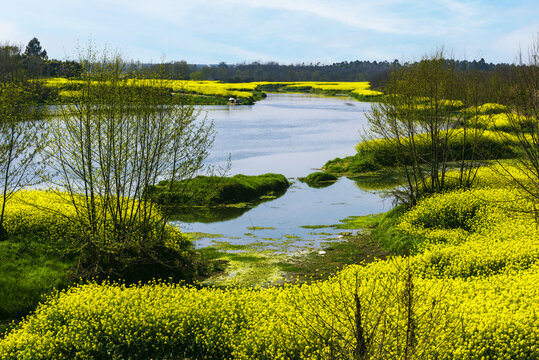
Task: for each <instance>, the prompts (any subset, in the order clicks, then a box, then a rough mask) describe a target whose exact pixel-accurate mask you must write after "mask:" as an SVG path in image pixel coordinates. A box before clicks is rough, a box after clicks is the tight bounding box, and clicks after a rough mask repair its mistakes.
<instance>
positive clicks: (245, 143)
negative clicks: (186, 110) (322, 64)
mask: <svg viewBox="0 0 539 360" xmlns="http://www.w3.org/2000/svg"><path fill="white" fill-rule="evenodd" d="M369 108H370V104H369V103H360V102H357V101H355V100H353V99H350V98H346V97H342V98H341V97H318V96H310V95H300V94H269V95H268V97H267V98H266V99H265V100H263V101H260V102H258V103H256V104H255V105H252V106H205V107H203V110H204V111H207V112H208V118H209V119H212V120H213V121H214V124H215V129H216V130H217V136H216V139H215V142H214V146H213V148H212V154H211V156H210V157H209V159H208V160H209V162H210V163H211V164H214V165H219V164H223V163H224V162H225V161H226V159H228V157H229V155H230V157H231V160H232V164H231V165H232V168H231V171H230V175H235V174H240V173H241V174H246V175H259V174H263V173H268V172H273V173H280V174H284V175H285V176H286V177H288V178H290V180H291V181H294V184H293V185H292V186H291V187H290V188H289V189H288V191H287V192H286V194H284V195H283V196H281V197H279V198H278V199H275V200H272V201H268V202H265V203H262V204H260V205H258V206H257V207H255V208H253V209H250V210H248V211H245V212H243V211H242V210H236V209H234V210H230V211H229V213H228V214H222V217H220V218H217V219H216V220H217V221H214V222H207V221H208V220H204V219H196V218H192V217H191V218H190V219H189V220H188V221H175V222H174V224H175V225H176V226H179V227H180V228H181V229H182V230H183V231H186V232H201V233H208V234H221V235H222V237H220V238H218V239H215V238H211V237H206V238H201V239H200V240H198V241H197V246H198V247H203V246H208V245H212V244H213V243H214V242H215V241H220V242H222V241H225V242H228V243H231V244H253V243H254V244H258V245H259V246H261V247H266V248H268V247H269V248H271V247H275V248H279V249H281V250H283V251H286V252H293V251H294V250H295V249H297V248H302V247H304V246H309V247H315V248H316V247H318V246H319V243H320V241H322V240H327V239H328V238H336V237H337V233H338V231H337V230H333V229H332V228H321V229H317V230H314V229H308V228H302V227H301V226H302V225H331V224H335V223H337V222H338V221H339V220H340V219H343V218H346V217H348V216H353V215H367V214H376V213H380V212H383V211H387V210H389V208H390V207H391V203H390V201H389V200H385V201H384V199H383V198H382V197H381V196H380V195H379V194H377V193H374V192H368V191H364V190H362V189H360V188H359V187H358V186H356V184H355V182H354V181H352V180H349V179H347V178H344V177H343V178H341V179H340V180H339V181H338V182H336V183H335V184H334V185H331V186H329V187H326V188H323V189H313V188H310V187H308V186H307V185H305V184H303V183H301V182H299V181H297V180H296V179H295V178H297V177H302V176H307V175H308V174H310V173H311V172H313V171H315V169H318V168H320V167H321V166H322V165H324V163H325V162H326V161H327V160H330V159H333V158H335V157H343V156H347V155H352V154H354V153H355V150H354V145H356V144H357V143H358V141H359V139H360V131H361V130H362V129H363V128H364V127H365V126H366V124H367V120H366V118H365V112H366V111H368V110H369ZM223 219H228V220H223ZM250 227H251V228H252V227H266V228H267V227H272V228H274V229H254V230H253V229H249V228H250Z"/></svg>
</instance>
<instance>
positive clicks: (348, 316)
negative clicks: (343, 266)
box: [283, 259, 448, 360]
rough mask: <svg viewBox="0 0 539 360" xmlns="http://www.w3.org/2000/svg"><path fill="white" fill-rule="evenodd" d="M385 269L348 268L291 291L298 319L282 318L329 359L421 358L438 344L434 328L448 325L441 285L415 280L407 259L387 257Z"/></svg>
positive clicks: (443, 292)
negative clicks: (374, 272) (367, 274)
mask: <svg viewBox="0 0 539 360" xmlns="http://www.w3.org/2000/svg"><path fill="white" fill-rule="evenodd" d="M390 263H391V265H392V266H388V267H387V269H388V270H389V271H387V272H384V274H379V275H378V276H376V275H375V276H372V277H369V278H365V276H364V275H362V274H361V273H359V272H356V273H355V274H354V276H353V277H349V276H347V278H345V276H343V274H344V273H347V274H348V275H350V274H351V273H352V272H351V271H350V269H348V270H345V271H344V272H343V273H341V274H340V275H339V276H337V277H335V278H333V279H330V280H329V281H327V282H315V283H312V284H309V285H308V286H305V287H302V288H301V291H295V292H291V298H290V299H289V301H290V302H291V303H292V304H294V306H295V308H296V311H295V313H296V314H299V318H298V319H290V318H288V319H283V321H284V322H286V323H288V324H289V326H292V327H294V328H295V327H297V328H296V329H295V330H296V331H294V332H293V333H295V334H303V336H305V337H306V339H309V340H310V341H312V340H313V339H318V340H319V342H320V343H321V344H325V345H326V348H327V352H328V354H327V358H328V359H360V360H367V359H376V360H382V359H391V360H408V359H421V358H424V357H425V356H426V355H427V354H428V353H429V352H432V350H433V347H434V346H436V345H440V342H441V341H443V339H441V338H438V336H437V333H436V331H437V329H440V328H444V327H446V326H448V324H447V323H446V319H445V318H444V314H445V312H446V310H447V309H445V308H444V306H443V305H442V301H441V300H443V297H444V296H445V289H444V287H443V286H441V287H436V288H434V287H430V286H429V285H427V286H426V285H425V283H424V282H423V283H421V284H418V283H417V276H416V275H415V274H414V270H413V265H412V264H411V263H410V262H409V259H402V260H393V261H390Z"/></svg>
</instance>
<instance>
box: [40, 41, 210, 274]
mask: <svg viewBox="0 0 539 360" xmlns="http://www.w3.org/2000/svg"><path fill="white" fill-rule="evenodd" d="M81 64H82V65H83V66H84V73H83V81H82V82H83V84H82V87H81V91H80V97H78V99H77V100H75V101H74V102H73V103H72V104H69V105H65V106H62V107H60V110H61V112H60V116H59V117H58V118H56V119H54V120H53V121H52V122H51V134H52V142H51V146H50V148H49V149H50V155H51V158H52V159H53V161H52V164H53V166H54V168H55V170H56V171H57V172H58V176H57V181H56V186H57V187H58V188H59V189H61V190H62V192H60V194H61V195H62V196H63V197H64V198H65V199H66V201H68V202H69V203H70V204H71V205H72V206H73V207H74V208H75V210H76V217H75V219H74V221H75V222H76V226H78V227H80V229H81V230H82V234H83V236H82V238H81V239H80V242H81V247H82V249H83V254H84V255H85V260H84V262H85V263H86V264H87V265H86V268H87V269H88V270H89V271H90V273H101V272H105V273H106V272H108V271H109V270H107V264H108V263H109V262H110V261H111V259H113V258H118V257H121V256H122V254H125V253H132V252H135V253H139V252H144V251H147V250H148V249H151V248H152V247H154V246H156V245H159V246H161V245H163V244H165V242H166V241H168V240H170V238H169V237H170V236H171V234H170V231H169V230H168V228H167V226H166V222H167V212H163V211H161V209H159V208H157V207H156V205H155V204H154V203H153V202H152V201H150V199H149V197H148V196H147V194H146V189H147V188H148V187H149V186H151V185H155V184H156V183H157V182H158V181H159V180H162V179H163V178H167V179H170V180H171V182H173V181H174V180H179V179H185V178H190V177H192V176H193V175H194V174H195V173H196V172H197V171H198V170H200V169H201V168H202V166H203V163H202V162H203V160H204V159H205V157H206V156H207V155H208V149H209V147H210V146H211V143H212V141H213V125H212V124H208V123H207V122H206V121H205V119H204V118H200V117H199V113H198V112H197V111H196V109H195V108H194V107H193V106H189V105H186V104H185V103H183V101H182V97H181V96H178V95H172V94H171V93H170V91H169V90H168V89H169V87H167V86H166V83H165V82H163V80H160V79H157V76H158V75H159V74H155V73H152V74H147V73H145V72H144V71H143V70H141V68H140V67H139V66H137V65H136V64H129V63H127V62H125V61H124V60H123V59H122V58H121V57H120V56H119V55H117V54H114V55H111V54H109V53H107V52H105V53H103V54H102V55H101V56H99V57H98V56H97V54H96V53H95V52H94V51H93V49H92V48H91V47H90V48H89V50H88V53H87V54H86V56H84V57H83V58H82V59H81ZM167 237H168V238H167Z"/></svg>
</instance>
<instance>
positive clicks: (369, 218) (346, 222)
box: [333, 213, 385, 230]
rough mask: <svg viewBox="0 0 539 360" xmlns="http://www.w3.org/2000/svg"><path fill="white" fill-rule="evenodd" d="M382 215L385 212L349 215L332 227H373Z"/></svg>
mask: <svg viewBox="0 0 539 360" xmlns="http://www.w3.org/2000/svg"><path fill="white" fill-rule="evenodd" d="M384 217H385V213H382V214H373V215H364V216H350V217H347V218H346V219H343V220H341V221H340V223H339V224H335V225H333V228H335V229H343V230H358V229H365V228H374V227H376V225H378V223H379V222H380V221H381V220H382V219H383V218H384Z"/></svg>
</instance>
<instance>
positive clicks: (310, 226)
mask: <svg viewBox="0 0 539 360" xmlns="http://www.w3.org/2000/svg"><path fill="white" fill-rule="evenodd" d="M300 227H301V228H304V229H324V228H329V227H331V225H302V226H300Z"/></svg>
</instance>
